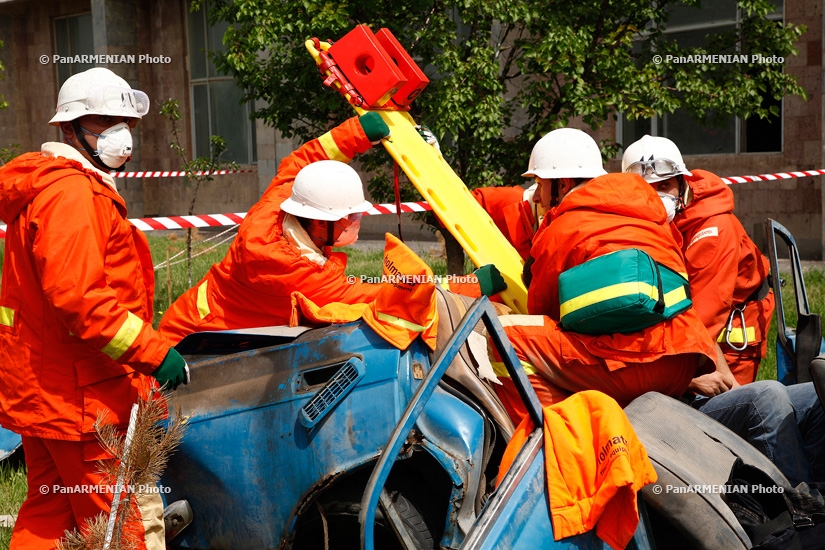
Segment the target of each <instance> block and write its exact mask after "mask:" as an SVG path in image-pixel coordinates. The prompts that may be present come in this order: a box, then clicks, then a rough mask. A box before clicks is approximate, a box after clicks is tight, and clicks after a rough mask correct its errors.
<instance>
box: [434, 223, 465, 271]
mask: <svg viewBox="0 0 825 550" xmlns="http://www.w3.org/2000/svg"><path fill="white" fill-rule="evenodd" d="M438 231H439V232H440V233H441V236H442V237H444V248H446V249H447V274H448V275H464V249H463V248H461V245H460V244H459V242H458V241H457V240H456V238H455V237H453V235H452V233H450V232H449V231H448V230H447V228H445V227H441V228H439V229H438Z"/></svg>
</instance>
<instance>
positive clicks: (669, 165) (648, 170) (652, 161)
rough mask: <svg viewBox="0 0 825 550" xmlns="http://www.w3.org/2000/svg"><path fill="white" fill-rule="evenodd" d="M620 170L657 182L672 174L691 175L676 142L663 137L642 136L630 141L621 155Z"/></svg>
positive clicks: (649, 181)
mask: <svg viewBox="0 0 825 550" xmlns="http://www.w3.org/2000/svg"><path fill="white" fill-rule="evenodd" d="M622 172H631V173H634V174H638V175H640V176H642V177H643V178H644V179H645V181H646V182H648V183H657V182H660V181H664V180H666V179H669V178H672V177H673V176H679V175H684V176H691V175H693V174H691V173H690V171H688V169H687V168H686V167H685V162H684V161H683V160H682V153H681V152H679V148H678V147H676V144H675V143H673V142H672V141H670V140H669V139H667V138H665V137H655V136H644V137H642V139H640V140H638V141H635V142H633V143H631V144H630V145H629V146H628V147H627V149H625V151H624V155H622Z"/></svg>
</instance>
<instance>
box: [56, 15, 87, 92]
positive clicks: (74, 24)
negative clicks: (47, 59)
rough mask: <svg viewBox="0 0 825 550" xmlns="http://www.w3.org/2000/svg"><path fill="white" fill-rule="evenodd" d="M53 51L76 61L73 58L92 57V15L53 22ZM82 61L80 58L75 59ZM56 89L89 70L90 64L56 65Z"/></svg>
mask: <svg viewBox="0 0 825 550" xmlns="http://www.w3.org/2000/svg"><path fill="white" fill-rule="evenodd" d="M54 40H55V46H54V51H55V53H56V54H57V55H59V56H60V57H66V58H71V59H73V60H74V59H76V57H75V56H82V55H93V54H94V53H95V45H94V36H93V35H92V14H91V13H85V14H83V15H74V16H72V17H59V18H57V19H55V20H54ZM77 59H82V58H77ZM55 66H56V67H57V86H58V88H59V87H60V86H62V85H63V83H64V82H66V79H67V78H69V77H70V76H72V75H73V74H77V73H80V72H83V71H85V70H87V69H91V68H92V67H93V66H94V65H93V64H92V63H74V62H72V63H56V64H55Z"/></svg>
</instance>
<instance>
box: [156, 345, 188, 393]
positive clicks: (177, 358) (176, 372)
mask: <svg viewBox="0 0 825 550" xmlns="http://www.w3.org/2000/svg"><path fill="white" fill-rule="evenodd" d="M152 376H153V377H154V378H155V380H157V381H158V384H160V386H161V387H164V385H165V386H166V388H165V389H168V390H174V389H176V388H177V387H178V386H180V385H181V384H188V383H189V365H187V364H186V361H185V360H184V359H183V357H181V355H180V353H178V352H177V350H175V348H169V352H168V353H167V354H166V357H165V358H164V359H163V362H162V363H161V364H160V366H159V367H158V368H157V369H155V372H153V373H152Z"/></svg>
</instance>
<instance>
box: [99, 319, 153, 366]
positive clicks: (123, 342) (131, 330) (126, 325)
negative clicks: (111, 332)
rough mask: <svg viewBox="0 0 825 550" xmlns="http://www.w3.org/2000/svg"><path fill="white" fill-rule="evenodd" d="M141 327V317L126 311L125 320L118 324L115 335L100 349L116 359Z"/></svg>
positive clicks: (129, 344)
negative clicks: (118, 327)
mask: <svg viewBox="0 0 825 550" xmlns="http://www.w3.org/2000/svg"><path fill="white" fill-rule="evenodd" d="M142 328H143V321H142V320H141V318H140V317H138V316H137V315H135V314H134V313H132V312H131V311H129V312H127V315H126V320H125V321H124V322H123V324H122V325H120V329H119V330H118V331H117V334H115V337H114V338H112V341H111V342H109V343H108V344H106V346H105V347H104V348H103V349H102V350H100V351H102V352H103V353H105V354H106V355H108V356H109V357H111V358H112V359H114V360H115V361H117V360H118V359H119V358H120V356H121V355H123V354H124V353H125V352H126V350H127V349H129V347H131V345H132V344H133V343H134V342H135V340H136V339H137V337H138V334H140V331H141V329H142Z"/></svg>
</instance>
